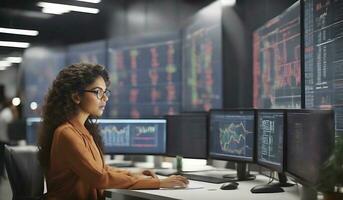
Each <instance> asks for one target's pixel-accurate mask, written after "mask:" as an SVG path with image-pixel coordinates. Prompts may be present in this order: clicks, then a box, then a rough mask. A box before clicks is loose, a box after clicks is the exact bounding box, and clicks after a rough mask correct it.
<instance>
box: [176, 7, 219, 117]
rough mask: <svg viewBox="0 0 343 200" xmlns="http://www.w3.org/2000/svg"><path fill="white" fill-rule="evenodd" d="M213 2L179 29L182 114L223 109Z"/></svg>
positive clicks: (216, 9)
mask: <svg viewBox="0 0 343 200" xmlns="http://www.w3.org/2000/svg"><path fill="white" fill-rule="evenodd" d="M221 9H222V7H221V3H220V2H218V1H217V2H214V3H212V4H210V5H209V6H207V7H205V8H203V9H201V10H200V11H199V12H197V13H196V14H195V15H194V16H193V17H192V18H191V19H190V20H189V22H188V23H187V25H186V26H185V27H184V28H183V29H182V110H183V111H208V110H210V109H213V108H217V109H219V108H222V107H223V94H222V93H223V91H222V74H223V73H222V66H223V63H222V18H221V17H222V12H221Z"/></svg>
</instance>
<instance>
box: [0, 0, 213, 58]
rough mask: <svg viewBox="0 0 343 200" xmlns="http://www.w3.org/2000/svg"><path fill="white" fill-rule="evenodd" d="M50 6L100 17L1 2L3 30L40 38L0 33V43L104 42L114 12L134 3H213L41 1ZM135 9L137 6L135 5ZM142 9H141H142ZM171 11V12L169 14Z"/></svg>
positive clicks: (184, 0) (193, 0) (202, 1)
mask: <svg viewBox="0 0 343 200" xmlns="http://www.w3.org/2000/svg"><path fill="white" fill-rule="evenodd" d="M41 1H45V2H51V3H60V4H69V5H75V6H85V7H92V8H98V9H99V10H100V12H99V13H98V14H88V13H79V12H70V13H66V14H62V15H52V14H45V13H42V12H41V9H42V8H41V7H38V6H37V3H38V2H39V1H38V0H0V27H5V28H18V29H30V30H37V31H39V35H38V36H21V35H12V34H4V33H0V41H16V42H29V43H31V44H33V45H66V44H73V43H80V42H85V41H92V40H99V39H104V38H106V37H107V35H108V30H107V29H108V27H109V23H110V20H111V17H113V13H114V12H115V11H118V10H120V11H121V12H123V11H122V10H123V9H124V10H125V11H124V12H126V11H127V10H128V7H129V6H132V5H133V4H137V3H139V4H141V5H143V8H142V9H143V10H144V9H145V10H146V9H147V8H146V6H145V8H144V5H147V4H150V5H151V4H154V5H155V4H158V3H159V4H162V3H164V2H169V4H175V3H179V4H187V5H195V6H193V7H196V8H200V7H203V6H205V5H207V4H208V3H209V2H211V0H163V2H162V1H161V0H102V1H101V2H100V3H98V4H93V3H86V2H79V1H76V0H41ZM133 7H134V6H133ZM140 7H142V6H140ZM167 12H168V11H167ZM24 50H25V49H20V48H12V47H0V57H5V56H9V55H13V54H18V53H19V54H21V53H22V52H23V51H24Z"/></svg>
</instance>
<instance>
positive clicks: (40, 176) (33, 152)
mask: <svg viewBox="0 0 343 200" xmlns="http://www.w3.org/2000/svg"><path fill="white" fill-rule="evenodd" d="M37 155H38V149H37V147H35V146H15V147H14V146H7V145H6V146H5V166H6V170H7V174H8V179H9V181H10V185H11V189H12V193H13V200H22V199H41V198H42V196H43V192H44V173H43V170H42V169H41V167H40V164H39V161H38V157H37Z"/></svg>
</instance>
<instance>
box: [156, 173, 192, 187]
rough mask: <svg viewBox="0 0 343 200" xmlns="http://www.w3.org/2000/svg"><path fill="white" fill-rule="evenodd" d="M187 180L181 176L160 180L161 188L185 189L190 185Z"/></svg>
mask: <svg viewBox="0 0 343 200" xmlns="http://www.w3.org/2000/svg"><path fill="white" fill-rule="evenodd" d="M188 183H189V182H188V180H187V178H185V177H183V176H179V175H172V176H169V177H168V178H165V179H161V180H160V187H161V188H185V187H187V185H188Z"/></svg>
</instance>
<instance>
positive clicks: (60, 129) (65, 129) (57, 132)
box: [54, 122, 75, 137]
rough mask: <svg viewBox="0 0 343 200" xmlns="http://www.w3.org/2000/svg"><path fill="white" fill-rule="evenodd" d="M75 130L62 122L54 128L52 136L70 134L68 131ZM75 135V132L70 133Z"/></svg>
mask: <svg viewBox="0 0 343 200" xmlns="http://www.w3.org/2000/svg"><path fill="white" fill-rule="evenodd" d="M73 132H75V131H74V129H73V127H72V126H71V125H70V124H69V123H68V122H66V123H63V124H61V125H59V126H58V127H57V128H56V129H55V133H54V136H55V137H60V136H61V135H64V136H67V135H70V133H73ZM72 135H75V134H72Z"/></svg>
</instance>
